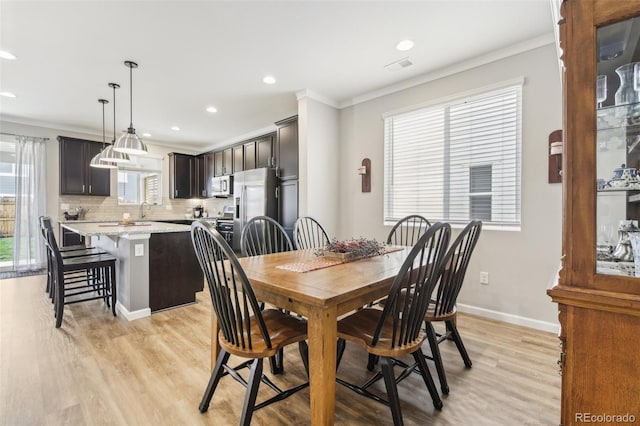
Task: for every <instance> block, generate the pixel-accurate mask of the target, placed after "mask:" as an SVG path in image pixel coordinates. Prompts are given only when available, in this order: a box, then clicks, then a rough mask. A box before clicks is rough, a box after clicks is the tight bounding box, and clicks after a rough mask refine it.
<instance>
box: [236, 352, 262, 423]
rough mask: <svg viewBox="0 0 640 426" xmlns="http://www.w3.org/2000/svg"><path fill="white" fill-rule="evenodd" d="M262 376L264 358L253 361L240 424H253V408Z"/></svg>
mask: <svg viewBox="0 0 640 426" xmlns="http://www.w3.org/2000/svg"><path fill="white" fill-rule="evenodd" d="M261 378H262V358H258V359H256V360H254V361H253V365H252V366H251V372H250V373H249V380H248V381H247V394H246V395H245V398H244V406H243V407H242V417H240V424H241V425H243V426H249V425H250V424H251V416H253V408H254V407H255V405H256V397H257V396H258V387H259V386H260V380H261Z"/></svg>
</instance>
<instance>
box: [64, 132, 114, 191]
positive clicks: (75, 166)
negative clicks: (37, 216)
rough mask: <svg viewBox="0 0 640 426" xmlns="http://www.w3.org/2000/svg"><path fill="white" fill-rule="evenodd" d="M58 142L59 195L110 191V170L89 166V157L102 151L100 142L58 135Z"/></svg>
mask: <svg viewBox="0 0 640 426" xmlns="http://www.w3.org/2000/svg"><path fill="white" fill-rule="evenodd" d="M58 141H59V143H60V195H96V196H104V197H108V196H109V195H110V193H111V170H110V169H100V168H95V167H90V166H89V163H90V162H91V159H92V158H93V157H94V156H95V155H96V154H98V153H100V151H102V147H103V146H102V143H100V142H93V141H87V140H83V139H76V138H68V137H65V136H58Z"/></svg>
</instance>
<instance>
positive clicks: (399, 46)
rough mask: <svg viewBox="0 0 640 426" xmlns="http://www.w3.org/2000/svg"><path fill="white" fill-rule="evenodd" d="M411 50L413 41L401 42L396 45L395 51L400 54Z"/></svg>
mask: <svg viewBox="0 0 640 426" xmlns="http://www.w3.org/2000/svg"><path fill="white" fill-rule="evenodd" d="M411 48H413V41H411V40H402V41H401V42H400V43H398V44H396V49H398V50H400V51H401V52H405V51H407V50H411Z"/></svg>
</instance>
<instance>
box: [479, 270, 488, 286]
mask: <svg viewBox="0 0 640 426" xmlns="http://www.w3.org/2000/svg"><path fill="white" fill-rule="evenodd" d="M480 284H484V285H487V284H489V273H488V272H480Z"/></svg>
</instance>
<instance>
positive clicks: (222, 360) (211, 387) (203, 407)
mask: <svg viewBox="0 0 640 426" xmlns="http://www.w3.org/2000/svg"><path fill="white" fill-rule="evenodd" d="M228 360H229V353H228V352H226V351H225V350H224V349H221V350H220V354H219V355H218V360H217V361H216V366H215V368H214V369H213V372H212V373H211V377H210V378H209V383H208V384H207V389H206V390H205V391H204V395H202V401H200V407H199V409H200V412H201V413H205V412H206V411H207V410H208V409H209V403H210V402H211V398H213V393H214V392H215V391H216V387H217V386H218V382H220V379H221V378H222V373H224V368H222V366H223V365H225V364H226V363H227V361H228Z"/></svg>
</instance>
